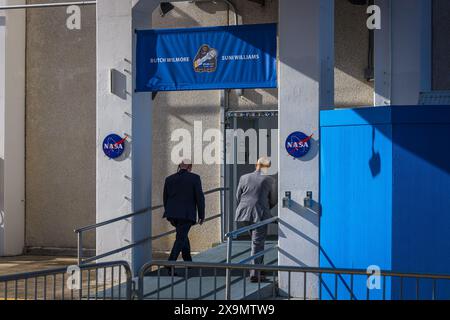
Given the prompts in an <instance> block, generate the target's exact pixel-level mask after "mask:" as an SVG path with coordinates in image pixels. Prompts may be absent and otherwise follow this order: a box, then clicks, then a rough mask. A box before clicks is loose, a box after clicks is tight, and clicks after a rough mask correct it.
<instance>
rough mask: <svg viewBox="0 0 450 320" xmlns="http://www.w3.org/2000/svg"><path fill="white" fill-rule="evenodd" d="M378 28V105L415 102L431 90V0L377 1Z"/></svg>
mask: <svg viewBox="0 0 450 320" xmlns="http://www.w3.org/2000/svg"><path fill="white" fill-rule="evenodd" d="M378 5H380V8H381V15H382V26H381V30H377V31H375V103H376V105H386V104H392V105H415V104H418V100H419V94H420V92H422V91H430V90H431V66H432V64H431V50H432V2H431V1H429V0H395V1H392V0H378Z"/></svg>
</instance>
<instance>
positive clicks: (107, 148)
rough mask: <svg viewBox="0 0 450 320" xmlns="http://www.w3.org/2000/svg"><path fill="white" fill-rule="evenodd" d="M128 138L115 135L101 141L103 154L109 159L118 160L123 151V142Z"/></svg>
mask: <svg viewBox="0 0 450 320" xmlns="http://www.w3.org/2000/svg"><path fill="white" fill-rule="evenodd" d="M127 138H128V137H126V136H125V138H122V137H120V136H119V135H117V134H110V135H108V136H107V137H106V138H105V139H104V140H103V152H104V153H105V155H106V156H107V157H108V158H110V159H117V158H119V157H120V156H121V155H122V154H123V152H124V151H125V141H126V140H127Z"/></svg>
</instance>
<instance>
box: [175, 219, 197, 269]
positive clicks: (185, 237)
mask: <svg viewBox="0 0 450 320" xmlns="http://www.w3.org/2000/svg"><path fill="white" fill-rule="evenodd" d="M169 221H170V223H171V224H172V225H173V226H174V227H175V228H176V231H177V235H176V238H175V243H174V244H173V247H172V251H171V252H170V256H169V261H177V260H178V256H179V255H180V253H181V256H182V257H183V260H184V261H192V257H191V244H190V242H189V230H191V227H192V225H193V223H192V221H187V220H169Z"/></svg>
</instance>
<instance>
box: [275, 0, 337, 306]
mask: <svg viewBox="0 0 450 320" xmlns="http://www.w3.org/2000/svg"><path fill="white" fill-rule="evenodd" d="M333 24H334V1H333V0H320V1H317V0H300V1H299V0H283V1H281V2H280V23H279V34H280V48H279V50H280V53H279V54H280V72H279V88H280V89H279V104H280V106H279V108H280V116H279V121H280V123H279V128H280V156H279V159H280V163H279V191H280V195H279V197H280V198H279V201H280V203H282V198H283V196H284V194H285V192H286V191H291V192H292V202H291V206H290V208H281V206H280V211H279V216H280V218H281V222H280V226H279V228H280V232H279V248H280V253H279V264H280V265H291V266H308V267H317V266H318V265H319V208H318V203H319V201H320V199H319V177H320V171H319V151H318V148H319V142H318V141H319V111H320V107H321V106H328V105H330V103H331V104H332V102H331V101H332V100H331V98H330V97H333V96H334V88H333V85H332V83H333V76H334V73H333V70H332V69H333V67H332V66H333V64H334V59H333V56H334V54H333V53H334V47H333V42H334V36H333V33H334V29H333ZM329 69H331V70H329ZM294 131H302V132H304V133H306V134H313V133H314V141H313V142H312V148H311V151H310V153H309V154H308V155H307V156H306V157H305V158H304V159H302V160H294V159H293V158H292V157H291V156H290V155H289V154H288V153H287V151H286V150H285V140H286V138H287V137H288V135H289V134H290V133H292V132H294ZM307 191H312V192H313V200H314V201H313V203H314V206H313V208H312V209H305V208H304V207H303V199H304V198H305V196H306V192H307ZM303 279H304V278H303V275H300V274H292V276H291V282H290V289H291V295H292V296H294V297H300V298H302V297H303V296H304V295H303V288H304V281H303ZM288 288H289V284H288V276H287V274H285V273H284V274H281V275H280V289H281V291H282V293H284V294H286V293H287V291H288ZM306 288H307V292H306V294H307V298H311V299H314V298H317V296H318V281H317V278H316V277H314V276H311V275H309V277H308V278H307V282H306Z"/></svg>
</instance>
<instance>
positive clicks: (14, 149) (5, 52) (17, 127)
mask: <svg viewBox="0 0 450 320" xmlns="http://www.w3.org/2000/svg"><path fill="white" fill-rule="evenodd" d="M23 3H25V0H2V1H0V4H1V5H16V4H23ZM24 230H25V12H24V11H23V10H17V11H16V10H15V11H7V12H0V256H8V255H18V254H21V253H22V252H23V248H24V242H25V234H24Z"/></svg>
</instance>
